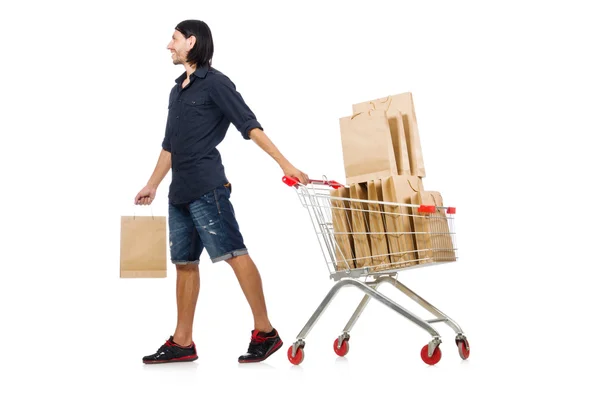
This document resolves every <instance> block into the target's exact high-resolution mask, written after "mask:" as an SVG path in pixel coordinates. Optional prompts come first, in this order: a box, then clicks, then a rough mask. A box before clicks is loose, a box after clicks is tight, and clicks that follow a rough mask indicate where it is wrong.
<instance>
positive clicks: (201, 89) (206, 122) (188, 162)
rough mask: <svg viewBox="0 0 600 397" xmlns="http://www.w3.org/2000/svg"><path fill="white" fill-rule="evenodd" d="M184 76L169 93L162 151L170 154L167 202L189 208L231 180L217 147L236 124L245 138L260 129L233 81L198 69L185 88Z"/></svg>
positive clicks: (184, 74) (204, 69)
mask: <svg viewBox="0 0 600 397" xmlns="http://www.w3.org/2000/svg"><path fill="white" fill-rule="evenodd" d="M185 78H186V73H185V72H184V73H183V74H182V75H181V76H179V77H178V78H177V79H176V80H175V82H176V84H175V86H174V87H173V88H172V89H171V94H170V95H169V114H168V117H167V127H166V131H165V137H164V140H163V142H162V147H163V149H164V150H166V151H168V152H170V153H171V171H172V178H171V186H170V187H169V201H170V202H171V203H173V204H185V203H189V202H191V201H194V200H196V199H198V198H199V197H200V196H201V195H203V194H205V193H207V192H209V191H210V190H212V189H214V188H216V187H217V186H222V185H225V184H227V183H229V181H228V180H227V177H226V176H225V170H224V167H223V164H222V161H221V154H220V153H219V151H218V150H217V148H216V147H217V145H218V144H219V143H221V141H222V140H223V138H225V133H226V132H227V130H228V129H229V126H230V125H231V124H233V125H234V126H235V128H236V129H237V130H238V131H239V132H240V133H241V134H242V137H243V138H244V139H250V136H249V135H248V133H249V132H250V131H251V130H252V129H254V128H260V129H262V126H261V125H260V124H259V122H258V121H257V120H256V117H255V115H254V113H253V112H252V111H251V110H250V108H249V107H248V105H247V104H246V103H245V102H244V99H243V98H242V96H241V95H240V93H239V92H237V90H236V87H235V85H234V84H233V82H232V81H231V80H230V79H229V78H228V77H227V76H225V75H224V74H223V73H221V72H219V71H218V70H216V69H214V68H212V67H211V68H198V69H196V71H195V72H194V73H193V74H192V75H191V76H190V82H189V83H188V85H186V86H185V88H182V87H181V85H182V82H183V81H184V80H185Z"/></svg>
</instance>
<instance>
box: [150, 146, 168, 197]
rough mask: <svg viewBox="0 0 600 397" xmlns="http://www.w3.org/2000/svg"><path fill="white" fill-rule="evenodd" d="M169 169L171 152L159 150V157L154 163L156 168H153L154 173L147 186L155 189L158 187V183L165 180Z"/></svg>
mask: <svg viewBox="0 0 600 397" xmlns="http://www.w3.org/2000/svg"><path fill="white" fill-rule="evenodd" d="M170 169H171V152H168V151H166V150H165V149H161V151H160V155H159V156H158V161H157V162H156V167H155V168H154V172H153V173H152V175H151V176H150V179H149V180H148V186H150V187H152V188H154V189H157V188H158V185H160V183H161V182H162V180H163V179H164V178H165V176H166V175H167V173H168V172H169V170H170Z"/></svg>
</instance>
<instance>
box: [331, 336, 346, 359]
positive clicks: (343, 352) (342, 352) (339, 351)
mask: <svg viewBox="0 0 600 397" xmlns="http://www.w3.org/2000/svg"><path fill="white" fill-rule="evenodd" d="M349 350H350V343H349V342H348V340H347V339H344V340H343V341H342V345H341V346H340V347H338V338H335V340H334V341H333V351H335V354H337V355H338V356H340V357H344V356H345V355H346V354H348V351H349Z"/></svg>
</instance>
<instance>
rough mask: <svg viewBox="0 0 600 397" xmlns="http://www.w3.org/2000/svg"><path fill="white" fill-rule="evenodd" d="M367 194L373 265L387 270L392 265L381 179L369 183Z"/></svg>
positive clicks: (376, 268)
mask: <svg viewBox="0 0 600 397" xmlns="http://www.w3.org/2000/svg"><path fill="white" fill-rule="evenodd" d="M367 194H368V198H369V204H368V208H369V226H370V228H371V234H370V235H369V236H370V238H371V253H372V254H373V267H374V269H375V270H385V269H387V268H389V267H390V266H389V265H390V251H389V248H388V239H387V236H386V229H385V220H384V216H383V212H384V211H385V209H384V208H383V205H382V204H380V202H382V201H383V190H382V187H381V180H380V179H376V180H373V181H369V182H368V183H367Z"/></svg>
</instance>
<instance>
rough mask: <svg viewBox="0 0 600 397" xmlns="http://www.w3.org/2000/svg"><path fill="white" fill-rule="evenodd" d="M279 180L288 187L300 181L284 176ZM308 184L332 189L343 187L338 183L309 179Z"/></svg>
mask: <svg viewBox="0 0 600 397" xmlns="http://www.w3.org/2000/svg"><path fill="white" fill-rule="evenodd" d="M281 180H282V181H283V183H285V184H286V185H288V186H296V185H297V184H299V183H300V180H299V179H298V178H295V177H293V176H284V177H283V178H281ZM308 183H313V184H316V185H327V186H331V187H332V188H334V189H339V188H340V187H344V185H342V184H341V183H339V182H336V181H325V180H321V179H309V180H308Z"/></svg>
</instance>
